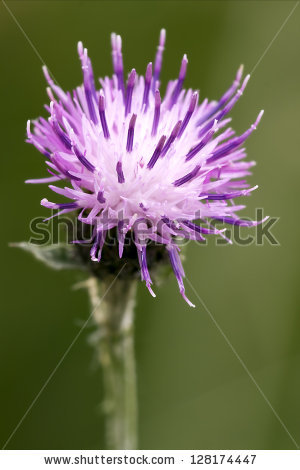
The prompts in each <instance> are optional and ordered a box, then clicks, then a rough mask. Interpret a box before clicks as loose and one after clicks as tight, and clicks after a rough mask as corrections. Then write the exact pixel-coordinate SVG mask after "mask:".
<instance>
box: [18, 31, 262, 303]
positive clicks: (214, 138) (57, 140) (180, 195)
mask: <svg viewBox="0 0 300 470" xmlns="http://www.w3.org/2000/svg"><path fill="white" fill-rule="evenodd" d="M165 36H166V34H165V30H162V31H161V33H160V40H159V46H158V49H157V53H156V58H155V62H154V65H153V64H152V63H151V62H150V63H149V64H148V65H147V67H146V72H145V76H143V75H138V74H137V73H136V71H135V69H132V70H131V72H130V73H129V75H128V78H127V79H126V78H124V71H123V57H122V41H121V38H120V36H117V35H116V34H112V36H111V43H112V60H113V72H114V73H113V75H112V77H111V78H110V77H105V78H104V79H100V89H98V87H97V86H96V85H95V81H94V75H93V70H92V65H91V60H90V58H89V56H88V54H87V49H85V48H83V45H82V43H81V42H79V44H78V53H79V58H80V61H81V66H82V71H83V85H81V86H79V87H77V88H76V89H75V90H73V92H72V93H70V92H67V93H65V92H64V91H63V90H62V89H61V88H60V87H59V86H58V85H56V84H55V83H54V82H53V80H52V79H51V77H50V75H49V73H48V71H47V68H46V67H44V68H43V70H44V74H45V77H46V80H47V82H48V84H49V88H48V95H49V98H50V100H51V102H50V105H49V106H46V109H47V111H48V112H49V115H50V116H49V118H48V120H45V119H44V118H39V119H37V120H35V121H34V122H33V124H34V130H33V131H31V125H30V121H29V122H28V126H27V135H28V142H30V143H32V144H33V145H34V146H35V147H36V148H37V149H38V150H39V151H40V152H41V153H42V154H43V155H44V156H45V157H46V164H47V165H48V171H49V173H50V175H51V176H50V177H48V178H43V179H37V180H28V181H27V182H30V183H42V182H45V183H54V182H58V181H60V180H64V181H65V182H66V184H67V186H65V187H64V188H61V187H58V186H54V185H50V186H49V187H50V188H51V189H52V190H53V191H54V192H55V193H57V194H59V195H61V196H64V197H65V198H67V200H68V202H59V203H54V202H49V201H48V200H47V199H43V200H42V201H41V204H42V205H43V206H45V207H48V208H50V209H58V212H57V214H56V215H58V214H63V213H66V212H70V211H77V214H78V215H77V216H78V219H79V221H81V222H82V223H84V224H89V225H92V227H93V240H92V248H91V252H90V256H91V259H92V260H93V261H95V262H97V263H98V262H99V261H100V260H101V251H102V248H103V246H104V243H105V237H106V234H107V231H108V230H110V229H112V228H115V230H116V233H117V238H118V244H119V255H120V257H122V253H123V244H124V240H125V236H126V234H127V233H128V232H131V234H132V235H133V240H134V244H135V246H136V249H137V257H138V260H139V264H140V269H141V277H142V279H143V280H144V281H145V282H146V285H147V287H148V289H149V291H150V292H151V294H152V295H153V296H154V295H155V294H154V293H153V291H152V288H151V284H152V281H151V277H150V274H149V270H148V266H147V242H149V241H152V242H154V243H158V244H160V245H165V248H166V250H167V252H168V254H169V258H170V263H171V266H172V268H173V270H174V273H175V275H176V278H177V281H178V285H179V289H180V292H181V294H182V296H183V297H184V298H185V300H186V301H187V302H188V303H189V304H190V305H192V304H191V302H190V301H189V300H188V299H187V298H186V296H185V290H184V285H183V278H184V271H183V268H182V264H181V261H180V256H179V251H180V250H179V247H178V245H177V244H176V237H178V236H180V237H184V238H186V239H193V240H200V241H201V240H204V236H205V235H207V234H219V235H221V236H223V237H224V234H223V230H217V229H216V228H214V227H213V226H212V225H211V224H210V221H212V220H219V221H222V222H224V223H229V224H239V225H247V226H251V225H256V224H257V223H258V222H246V221H243V220H241V219H240V218H239V217H238V216H237V215H236V212H237V211H239V210H240V209H242V208H243V207H244V206H242V205H240V204H237V203H235V202H234V200H235V199H236V198H239V197H240V196H246V195H249V194H250V192H251V191H252V190H253V189H255V188H256V187H254V188H249V186H248V185H247V184H246V182H245V179H244V177H245V176H246V175H249V174H250V173H249V169H250V168H251V167H252V166H253V165H254V162H251V161H250V162H246V161H244V159H245V157H246V153H245V149H244V147H243V144H244V142H245V140H246V139H247V138H248V137H249V136H250V134H251V133H252V132H253V130H254V129H256V126H257V125H258V123H259V121H260V119H261V117H262V114H263V111H261V112H260V113H259V115H258V117H257V118H256V120H255V121H254V123H253V124H252V125H251V127H250V128H249V129H248V130H246V131H245V132H244V133H243V134H241V135H240V136H235V133H234V131H233V130H232V129H231V128H228V127H226V126H227V124H228V123H229V121H230V119H229V118H228V117H227V116H228V113H229V112H230V111H231V109H232V107H233V106H234V104H235V103H236V102H237V100H238V99H239V98H240V96H241V95H242V94H243V91H244V89H245V87H246V84H247V82H248V80H249V75H248V76H246V78H245V79H244V80H243V81H242V67H240V68H239V70H238V72H237V74H236V77H235V79H234V81H233V83H232V85H231V86H230V88H229V89H228V90H227V91H226V93H225V94H224V95H223V96H222V97H221V98H220V100H219V101H212V102H209V101H208V100H207V99H205V100H204V101H202V102H199V93H198V92H197V91H196V92H194V91H193V90H191V89H189V90H185V89H184V88H183V83H184V79H185V76H186V72H187V64H188V60H187V57H186V55H184V56H183V59H182V62H181V65H180V69H179V75H178V78H177V79H175V80H171V81H169V83H168V85H167V89H166V93H165V94H164V96H161V93H160V81H159V80H160V72H161V67H162V56H163V51H164V45H165ZM120 214H122V220H121V219H120ZM195 219H201V220H202V221H205V225H206V226H205V227H204V226H202V225H201V226H200V225H197V224H195V223H194V221H195ZM125 220H126V223H125Z"/></svg>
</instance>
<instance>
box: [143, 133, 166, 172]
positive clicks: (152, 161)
mask: <svg viewBox="0 0 300 470" xmlns="http://www.w3.org/2000/svg"><path fill="white" fill-rule="evenodd" d="M165 140H166V136H165V135H163V136H162V137H161V138H160V139H159V142H158V144H157V146H156V149H155V150H154V152H153V155H152V157H151V158H150V160H149V162H148V165H147V168H149V169H151V168H153V167H154V165H155V163H156V162H157V160H158V159H159V156H160V154H161V151H162V148H163V146H164V143H165Z"/></svg>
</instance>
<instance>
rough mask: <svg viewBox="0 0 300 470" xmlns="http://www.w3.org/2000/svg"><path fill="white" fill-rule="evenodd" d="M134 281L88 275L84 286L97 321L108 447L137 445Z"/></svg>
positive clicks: (123, 447)
mask: <svg viewBox="0 0 300 470" xmlns="http://www.w3.org/2000/svg"><path fill="white" fill-rule="evenodd" d="M136 288H137V283H136V281H132V280H119V279H117V280H115V281H114V282H113V280H112V279H109V280H106V281H105V282H104V281H99V280H97V279H96V278H90V279H89V281H88V290H89V294H90V299H91V303H92V307H93V312H94V318H95V321H96V323H97V325H98V335H97V340H96V348H97V356H98V359H99V362H100V364H101V368H102V374H103V386H104V400H103V403H102V409H103V413H104V415H105V428H106V441H107V442H106V444H107V448H108V449H137V392H136V371H135V354H134V306H135V298H136Z"/></svg>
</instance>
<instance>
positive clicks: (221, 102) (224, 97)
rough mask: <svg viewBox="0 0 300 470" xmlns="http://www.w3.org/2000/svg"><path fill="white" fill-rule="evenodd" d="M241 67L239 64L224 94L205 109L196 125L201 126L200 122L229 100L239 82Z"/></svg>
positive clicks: (241, 73)
mask: <svg viewBox="0 0 300 470" xmlns="http://www.w3.org/2000/svg"><path fill="white" fill-rule="evenodd" d="M243 69H244V66H243V65H241V66H240V67H239V69H238V71H237V74H236V77H235V79H234V81H233V83H232V85H231V87H230V88H229V90H227V91H226V92H225V93H224V95H223V96H222V97H221V98H220V100H219V101H218V102H217V103H216V104H215V106H213V107H212V108H211V109H210V110H209V111H207V112H206V113H204V114H203V116H202V117H201V118H200V119H199V121H198V122H197V126H201V124H203V123H204V122H205V121H207V119H209V118H210V117H211V116H213V114H215V113H216V112H217V111H218V110H219V109H220V108H222V106H224V104H225V103H226V102H227V101H228V100H229V98H230V97H231V96H232V95H233V93H234V92H235V90H236V89H237V87H238V86H239V84H240V81H241V78H242V75H243Z"/></svg>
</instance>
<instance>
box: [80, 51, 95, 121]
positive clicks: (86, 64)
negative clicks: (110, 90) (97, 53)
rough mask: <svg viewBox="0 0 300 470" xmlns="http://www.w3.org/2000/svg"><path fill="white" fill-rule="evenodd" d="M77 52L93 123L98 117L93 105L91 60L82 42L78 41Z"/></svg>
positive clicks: (93, 92)
mask: <svg viewBox="0 0 300 470" xmlns="http://www.w3.org/2000/svg"><path fill="white" fill-rule="evenodd" d="M78 54H79V58H80V61H81V68H82V72H83V85H84V93H85V98H86V102H87V105H88V110H89V115H90V118H91V120H92V121H93V123H94V124H97V123H98V117H97V114H96V109H95V106H94V99H95V96H96V93H95V85H94V75H93V70H92V68H91V67H92V66H91V61H90V59H89V57H88V55H87V49H86V48H83V45H82V42H79V43H78Z"/></svg>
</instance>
